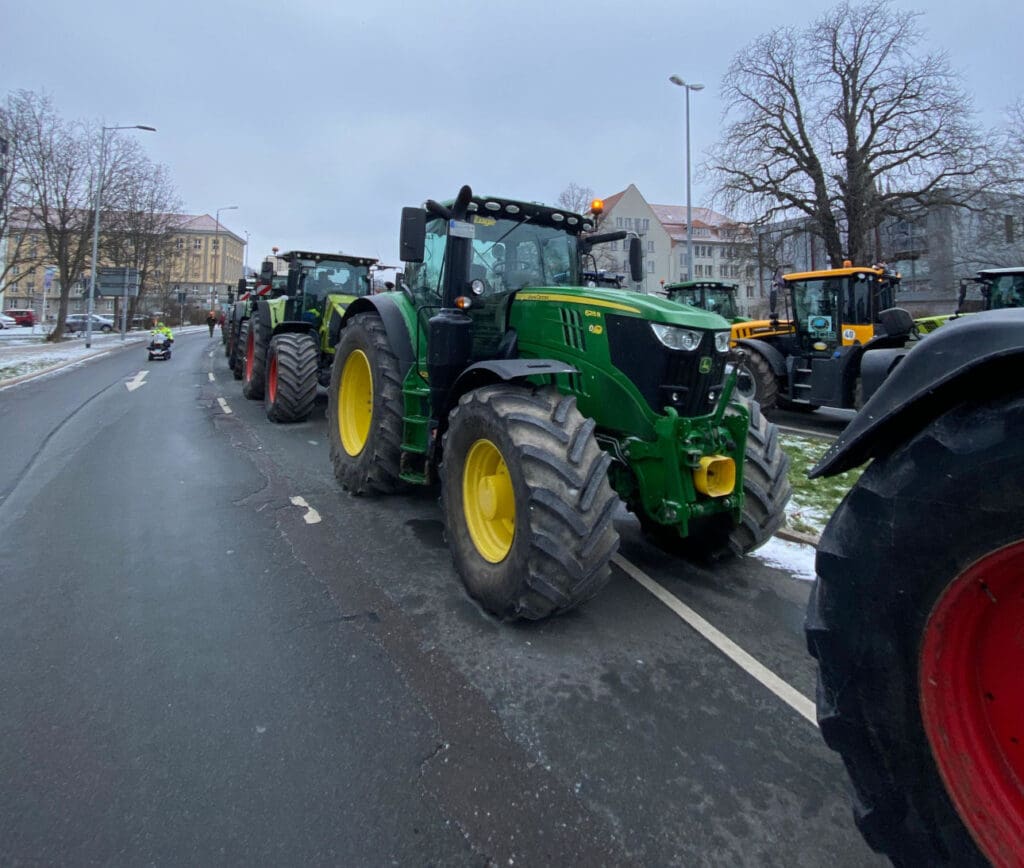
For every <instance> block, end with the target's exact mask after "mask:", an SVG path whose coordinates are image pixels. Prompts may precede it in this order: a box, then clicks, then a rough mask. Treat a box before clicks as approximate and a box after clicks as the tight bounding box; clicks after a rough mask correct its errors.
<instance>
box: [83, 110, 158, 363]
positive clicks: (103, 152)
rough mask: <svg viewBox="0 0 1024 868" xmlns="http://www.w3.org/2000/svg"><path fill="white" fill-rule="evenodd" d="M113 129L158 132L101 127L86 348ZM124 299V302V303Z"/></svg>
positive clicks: (136, 127) (137, 126)
mask: <svg viewBox="0 0 1024 868" xmlns="http://www.w3.org/2000/svg"><path fill="white" fill-rule="evenodd" d="M113 130H146V131H147V132H150V133H155V132H156V127H147V126H145V125H144V124H130V125H129V126H124V127H120V126H118V127H101V128H100V174H99V177H98V178H97V179H96V194H95V195H96V202H95V213H94V214H93V221H92V260H91V261H90V268H89V271H90V274H89V301H88V303H87V304H86V310H87V311H88V315H87V316H86V318H85V346H86V349H88V348H89V347H91V346H92V313H93V299H94V297H95V296H96V271H97V269H98V268H99V262H98V260H99V246H100V203H101V201H102V199H103V174H104V173H105V172H106V170H107V132H108V131H113ZM123 301H124V300H123V299H122V303H123Z"/></svg>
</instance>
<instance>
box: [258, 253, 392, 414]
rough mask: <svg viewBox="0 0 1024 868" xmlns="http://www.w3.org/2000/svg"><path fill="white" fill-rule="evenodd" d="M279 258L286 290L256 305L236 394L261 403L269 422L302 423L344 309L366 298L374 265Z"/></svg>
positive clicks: (358, 260) (347, 259) (326, 372)
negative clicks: (284, 271) (284, 264)
mask: <svg viewBox="0 0 1024 868" xmlns="http://www.w3.org/2000/svg"><path fill="white" fill-rule="evenodd" d="M280 258H281V259H283V260H284V261H285V262H287V263H288V278H287V280H288V291H287V293H286V294H285V295H283V296H280V297H278V298H274V299H270V300H263V299H260V300H259V301H258V302H257V303H256V306H255V308H254V310H253V314H252V319H251V320H250V330H249V333H248V336H247V338H248V342H247V344H246V351H245V368H244V374H243V377H242V380H243V382H242V393H243V394H244V395H245V397H246V398H251V399H253V400H259V399H261V398H262V399H263V400H264V402H265V404H266V410H267V418H268V419H270V421H271V422H302V421H304V420H305V419H307V418H309V414H310V413H311V412H312V410H313V403H314V401H315V400H316V387H317V383H321V384H322V385H325V386H326V385H327V384H328V383H329V382H330V376H331V362H332V361H333V359H334V345H335V344H336V343H337V341H338V334H339V332H340V330H341V318H342V316H343V315H344V313H345V308H347V307H348V305H349V304H350V303H351V302H352V301H354V300H355V299H356V298H360V297H362V296H365V295H369V294H370V291H371V286H370V267H371V266H372V265H374V264H375V263H376V262H377V260H376V259H369V258H367V257H365V256H346V255H344V254H341V253H315V252H311V251H305V250H293V251H290V252H288V253H285V254H283V255H282V256H281V257H280Z"/></svg>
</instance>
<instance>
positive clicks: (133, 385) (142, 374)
mask: <svg viewBox="0 0 1024 868" xmlns="http://www.w3.org/2000/svg"><path fill="white" fill-rule="evenodd" d="M148 373H149V371H139V372H138V373H137V374H136V375H135V378H134V379H131V380H129V381H128V382H127V383H125V384H124V387H125V388H126V389H127V390H128V391H129V392H134V391H135V390H136V389H137V388H139V386H145V385H146V384H145V383H143V382H142V381H143V380H145V379H146V374H148Z"/></svg>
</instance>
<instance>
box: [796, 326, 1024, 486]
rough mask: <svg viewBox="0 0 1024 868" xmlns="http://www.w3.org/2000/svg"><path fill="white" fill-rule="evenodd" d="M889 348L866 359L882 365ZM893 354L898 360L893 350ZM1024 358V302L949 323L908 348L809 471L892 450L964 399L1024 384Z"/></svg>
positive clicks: (835, 469)
mask: <svg viewBox="0 0 1024 868" xmlns="http://www.w3.org/2000/svg"><path fill="white" fill-rule="evenodd" d="M888 352H889V351H886V350H876V351H875V353H865V356H864V358H865V360H866V359H867V358H868V357H869V356H873V355H876V354H878V356H879V358H878V363H879V366H880V367H881V366H884V363H885V359H884V358H883V357H882V355H883V354H885V353H888ZM895 352H899V351H895ZM889 361H890V364H895V362H893V359H892V357H890V359H889ZM1022 361H1024V309H1019V310H994V311H989V312H987V313H979V314H975V315H974V316H970V317H962V318H961V319H959V320H957V321H955V322H950V323H948V324H947V325H945V326H943V327H942V328H941V329H938V330H937V331H935V332H934V333H933V334H931V335H929V336H928V339H927V340H926V341H922V342H920V343H919V344H916V345H915V346H914V347H913V349H911V350H909V351H906V355H904V356H903V357H902V361H899V363H898V364H895V367H893V368H891V373H890V374H889V376H888V378H887V379H885V380H884V382H882V384H881V386H879V388H878V391H876V392H875V393H874V394H873V395H872V396H871V397H870V398H869V399H868V401H867V403H865V404H864V407H863V408H862V409H861V411H860V412H859V413H858V414H857V415H856V416H855V417H854V418H853V420H852V421H851V422H850V424H849V425H847V426H846V429H845V430H844V431H843V433H842V434H841V435H839V438H838V439H837V440H836V441H835V443H833V444H832V446H831V448H830V449H829V450H828V452H826V453H825V454H824V455H823V456H822V458H821V460H820V461H819V462H818V464H817V465H816V466H815V467H814V468H813V469H812V470H811V471H810V473H808V474H807V475H808V476H809V477H810V478H811V479H817V478H818V477H820V476H834V475H835V474H837V473H842V472H843V471H844V470H849V469H851V468H853V467H857V466H858V465H860V464H863V463H864V462H865V461H867V460H868V459H869V458H880V457H882V456H885V455H889V454H890V453H892V452H893V451H895V450H896V449H897V448H898V447H899V446H900V445H902V444H903V443H905V442H907V440H909V439H910V438H911V437H913V436H914V435H915V434H916V433H917V432H918V431H920V430H921V429H922V428H924V427H925V426H926V425H928V424H929V423H930V422H932V421H933V420H934V419H937V418H938V417H939V416H941V415H942V414H943V413H944V412H946V411H947V410H949V409H950V408H952V407H954V406H956V405H957V404H959V403H961V402H963V401H968V400H973V399H977V398H981V397H988V396H994V395H998V394H1003V393H1007V392H1011V391H1013V390H1016V389H1020V388H1021V381H1020V371H1021V363H1022ZM871 364H874V362H872V363H871ZM861 371H862V373H863V371H864V368H863V367H862V368H861ZM876 373H877V372H876Z"/></svg>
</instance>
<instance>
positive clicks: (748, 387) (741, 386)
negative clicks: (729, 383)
mask: <svg viewBox="0 0 1024 868" xmlns="http://www.w3.org/2000/svg"><path fill="white" fill-rule="evenodd" d="M737 367H738V368H739V378H738V379H737V381H736V396H737V397H738V398H742V399H743V400H745V401H747V402H748V403H750V402H754V401H756V402H757V403H758V404H760V406H761V409H762V410H763V411H765V412H767V411H769V410H772V409H774V407H775V404H776V402H777V401H778V395H779V381H778V380H777V379H776V378H775V372H774V371H772V366H771V365H770V364H769V363H768V360H767V359H766V358H765V357H764V356H762V355H761V354H760V353H759V352H758V351H757V350H752V349H749V348H748V347H743V360H742V361H741V362H740V363H739V364H738V365H737Z"/></svg>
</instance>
